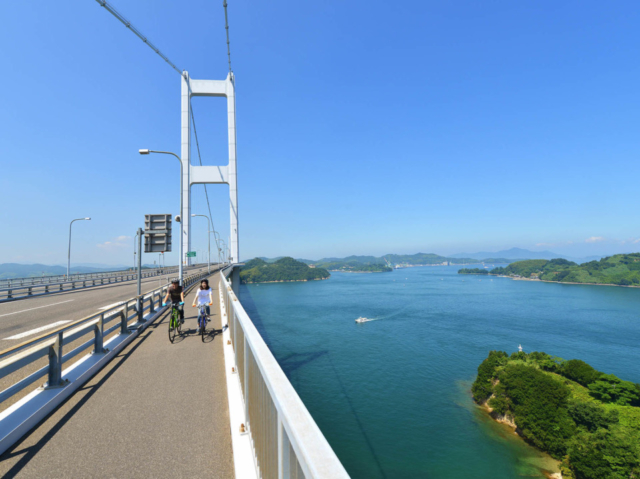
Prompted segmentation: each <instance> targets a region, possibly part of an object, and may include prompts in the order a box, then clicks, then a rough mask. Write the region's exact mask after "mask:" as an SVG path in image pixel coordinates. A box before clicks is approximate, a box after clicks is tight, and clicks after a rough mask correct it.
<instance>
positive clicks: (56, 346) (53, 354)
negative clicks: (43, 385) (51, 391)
mask: <svg viewBox="0 0 640 479" xmlns="http://www.w3.org/2000/svg"><path fill="white" fill-rule="evenodd" d="M62 340H63V337H62V331H61V332H59V333H58V337H57V338H56V341H55V343H53V344H52V345H51V346H49V380H48V381H47V387H48V388H55V387H58V386H61V385H62Z"/></svg>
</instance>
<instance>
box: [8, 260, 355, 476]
mask: <svg viewBox="0 0 640 479" xmlns="http://www.w3.org/2000/svg"><path fill="white" fill-rule="evenodd" d="M234 270H235V274H234ZM204 277H209V279H210V284H211V286H212V288H213V290H214V291H213V292H214V298H215V303H214V306H213V307H212V311H211V317H212V321H211V323H210V327H209V328H208V334H207V336H206V337H205V341H204V342H203V341H202V339H201V337H200V336H199V335H198V334H196V317H197V311H196V309H194V308H191V307H190V305H191V302H192V301H193V294H194V292H193V288H194V287H195V286H197V284H198V283H199V280H200V279H202V278H204ZM185 280H186V282H187V284H188V285H190V287H191V290H190V291H189V292H188V294H187V295H186V306H188V307H187V308H186V310H185V320H186V321H185V325H184V329H183V334H182V335H181V336H178V337H177V338H176V340H175V342H174V343H173V344H172V343H170V342H169V339H168V337H167V327H168V324H167V322H168V317H167V316H168V314H167V310H166V308H162V307H161V304H160V295H161V294H163V291H162V288H166V284H165V285H162V287H161V288H160V289H159V290H158V286H157V285H158V283H157V278H150V279H148V280H147V281H146V282H145V283H144V288H143V292H144V294H143V296H144V297H145V299H144V303H143V305H145V306H144V309H143V310H142V311H140V312H138V311H136V310H135V308H134V307H133V305H134V304H135V302H133V301H132V296H133V295H132V292H133V289H127V288H134V285H129V286H128V285H126V284H119V285H112V286H111V287H105V288H97V289H92V290H85V291H75V292H69V293H67V294H64V295H60V297H58V296H55V297H47V298H46V301H48V302H51V303H56V302H61V301H65V300H68V299H73V302H70V303H63V304H59V305H51V306H50V307H51V310H49V309H48V307H42V308H41V309H34V310H33V313H34V316H35V315H36V314H37V315H39V317H41V318H43V319H44V318H45V317H47V318H48V320H50V321H52V320H58V321H59V320H60V318H62V317H65V318H70V317H71V318H73V319H76V318H77V317H78V316H80V315H81V314H76V315H75V317H73V315H71V313H70V309H69V308H71V309H72V308H73V307H74V306H71V305H73V304H74V303H76V304H75V306H76V307H77V310H76V311H77V312H78V313H82V314H85V315H86V314H88V315H89V316H88V317H86V318H83V319H81V320H78V321H74V322H72V323H69V324H68V325H67V324H65V325H62V326H60V327H57V328H54V329H50V330H46V331H43V333H42V334H41V335H40V336H36V337H35V338H31V339H27V337H20V338H18V339H13V340H8V341H7V340H6V339H5V340H2V341H3V342H6V344H7V345H8V346H9V347H8V349H4V351H1V352H0V389H1V390H2V392H0V451H3V454H2V455H1V456H0V474H1V475H2V476H3V477H22V478H36V477H37V478H40V477H50V478H68V477H83V478H84V477H149V478H151V477H153V478H163V477H171V478H174V477H213V478H233V477H236V478H243V479H244V478H248V479H253V478H258V477H262V478H274V479H280V478H283V479H284V478H296V479H297V478H303V477H306V478H332V479H333V478H337V479H340V478H346V477H348V475H347V473H346V472H345V470H344V468H343V466H342V464H341V463H340V461H339V460H338V459H337V457H336V456H335V453H334V452H333V450H332V449H331V447H330V446H329V444H328V443H327V441H326V439H325V438H324V436H323V435H322V433H321V431H320V430H319V428H318V426H317V425H316V424H315V422H314V421H313V419H312V417H311V415H310V414H309V412H308V411H307V410H306V408H305V406H304V404H303V403H302V401H301V400H300V398H299V397H298V395H297V393H296V392H295V390H294V389H293V387H292V386H291V384H290V383H289V381H288V379H287V378H286V376H285V375H284V372H283V371H282V369H281V368H280V366H279V365H278V363H277V361H276V360H275V358H274V357H273V355H272V354H271V352H270V351H269V348H268V347H267V345H266V344H265V343H264V341H263V340H262V337H261V336H260V334H259V332H258V331H257V330H256V328H255V326H254V325H253V323H252V322H251V319H250V318H249V317H248V315H247V314H246V312H245V311H244V309H243V308H242V305H241V304H240V301H239V300H238V297H237V295H236V292H237V288H238V280H239V278H238V275H237V268H234V267H233V266H231V267H226V268H224V269H223V270H216V271H214V270H213V269H212V273H211V274H210V275H209V274H208V273H207V272H206V269H204V270H202V271H199V270H197V271H194V272H192V274H191V275H190V276H187V277H186V278H185ZM153 288H156V289H153ZM127 295H129V296H128V297H127ZM43 300H45V298H34V299H30V300H28V301H20V302H17V303H22V305H23V306H29V305H32V304H33V305H36V304H39V302H41V301H43ZM107 301H112V302H115V303H116V304H115V305H114V304H107V305H105V306H107V308H106V309H105V310H104V312H96V306H97V305H98V304H103V303H105V302H107ZM121 301H125V302H124V304H119V303H120V302H121ZM13 304H16V303H5V304H2V305H0V307H5V308H6V307H7V306H9V305H13ZM33 307H34V308H37V307H39V306H33ZM55 308H59V309H55ZM37 311H41V312H38V313H36V312H37ZM47 311H50V312H49V313H48V315H47ZM130 311H131V312H132V314H130V313H129V312H130ZM0 314H9V316H5V318H9V317H11V313H2V312H0ZM20 314H21V313H17V314H14V315H13V316H19V315H20ZM95 318H98V319H95ZM141 318H142V320H141ZM2 319H3V318H2V317H0V321H1V320H2ZM12 321H13V320H12ZM12 324H14V325H13V326H11V327H10V328H6V327H5V328H4V330H3V329H0V331H4V334H9V333H15V332H16V331H22V329H24V327H27V326H26V325H24V326H16V325H15V323H12ZM34 324H35V323H34ZM37 324H40V323H37ZM32 325H33V324H31V325H30V326H32ZM112 325H113V326H112ZM11 328H14V329H11ZM15 328H17V329H15ZM83 328H84V329H83ZM8 329H11V331H9V330H8ZM80 330H82V331H80ZM98 330H100V331H102V332H103V333H104V335H103V336H101V335H100V334H98ZM20 334H21V333H19V332H18V333H17V334H13V336H20ZM83 334H84V336H83ZM94 335H95V339H94ZM56 337H59V338H60V339H61V340H60V342H59V343H55V344H54V343H53V342H52V341H54V339H55V338H56ZM87 337H89V338H90V340H89V341H87V342H83V341H85V340H86V338H87ZM52 338H54V339H52ZM98 338H100V339H98ZM25 339H26V341H25ZM20 341H23V342H22V343H20ZM47 341H49V343H47ZM42 344H44V346H41V345H42ZM51 344H53V346H52V345H51ZM56 344H58V345H59V346H60V348H61V350H60V351H58V353H57V354H59V356H60V357H61V358H62V361H61V367H60V372H59V375H60V377H59V381H58V382H57V383H56V379H55V374H54V373H55V369H56V368H55V364H56V363H55V356H56V350H55V348H56V347H58V346H56ZM87 345H88V346H87ZM102 345H103V346H104V348H102V349H101V347H102ZM99 346H100V347H99ZM38 348H40V349H38ZM43 348H44V349H43ZM47 348H48V351H49V352H48V357H43V356H42V354H41V353H40V352H39V351H40V350H42V351H45V352H46V350H47ZM82 348H84V349H82ZM88 348H92V349H93V352H92V353H91V354H87V355H86V356H83V357H81V359H79V360H76V359H72V358H71V357H68V358H67V356H74V357H77V356H76V353H75V351H76V350H79V349H82V350H83V351H84V350H87V349H88ZM52 350H53V353H52ZM38 354H40V356H38ZM52 354H53V356H52ZM109 355H111V356H110V357H109ZM25 358H27V359H29V358H31V360H27V359H25ZM52 358H53V359H52ZM74 361H76V362H74ZM101 361H103V362H104V364H100V366H99V367H96V366H94V364H98V363H100V362H101ZM83 368H86V372H83V371H85V369H83ZM92 368H93V369H92ZM39 371H40V372H39ZM78 371H79V372H78ZM38 374H40V375H41V377H44V378H45V379H46V378H47V377H48V378H49V380H48V381H47V382H46V383H45V386H51V385H52V384H53V387H43V386H42V382H41V381H40V382H38V381H37V380H36V381H32V382H33V385H32V386H30V387H24V388H22V386H20V384H21V382H24V381H27V380H28V381H31V380H32V379H33V378H34V377H36V376H38ZM25 377H26V378H27V379H25ZM16 384H17V385H19V386H20V387H21V388H22V389H21V390H18V391H16V392H15V393H14V390H16Z"/></svg>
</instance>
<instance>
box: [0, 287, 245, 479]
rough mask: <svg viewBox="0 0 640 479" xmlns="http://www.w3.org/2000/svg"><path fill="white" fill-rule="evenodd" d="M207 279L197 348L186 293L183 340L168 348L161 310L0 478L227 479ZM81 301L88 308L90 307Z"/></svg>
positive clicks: (222, 383)
mask: <svg viewBox="0 0 640 479" xmlns="http://www.w3.org/2000/svg"><path fill="white" fill-rule="evenodd" d="M209 282H210V284H211V286H212V288H213V289H214V291H213V296H214V306H213V307H212V309H211V318H212V321H211V323H209V324H210V327H209V328H208V329H209V334H208V335H207V336H206V338H205V339H206V340H205V342H203V341H202V339H201V337H200V335H198V334H196V326H197V324H196V317H197V310H196V309H195V308H191V302H192V301H193V292H191V293H190V294H189V295H188V296H187V298H185V299H186V301H185V302H186V305H187V306H189V307H188V308H186V309H185V319H186V322H185V325H184V327H183V335H182V336H180V337H178V338H176V341H175V342H174V343H173V344H172V343H170V342H169V338H168V336H167V321H168V317H167V316H168V315H167V313H164V315H163V317H161V318H159V319H157V320H156V321H155V323H153V324H152V325H150V326H149V327H148V328H147V329H146V330H145V331H144V332H143V333H142V334H141V335H140V336H139V337H137V338H136V339H135V340H133V341H132V342H131V344H130V345H129V346H128V347H126V348H125V349H124V350H123V351H121V352H120V354H119V355H118V356H117V357H116V358H115V359H114V360H113V361H111V362H110V363H109V364H108V365H107V366H106V367H105V368H103V369H102V370H101V371H100V372H99V373H98V374H96V376H94V377H93V378H92V379H91V380H90V381H89V382H87V384H85V385H84V386H83V387H82V388H80V389H79V390H78V391H77V392H76V393H75V394H73V395H72V396H71V397H70V398H69V400H68V401H66V402H65V403H64V404H62V405H61V406H60V407H59V408H58V409H57V410H56V411H54V412H53V413H52V414H51V415H50V416H49V417H47V418H46V419H45V420H44V421H43V422H42V423H41V424H40V425H39V426H37V427H36V428H35V429H34V430H32V431H31V433H29V434H28V435H27V436H25V437H24V439H22V440H21V442H19V443H18V444H16V445H15V446H14V447H13V448H12V449H10V450H8V451H7V452H6V453H5V454H3V455H2V456H0V476H2V477H18V478H42V477H46V478H76V477H78V478H80V477H82V478H93V477H95V478H107V477H140V478H158V479H162V478H170V479H174V478H199V477H203V478H204V477H207V478H233V477H234V467H233V452H232V448H231V434H230V430H229V410H228V405H227V391H226V379H225V373H224V358H223V349H222V348H223V345H222V335H221V334H220V333H221V332H222V331H221V330H222V327H223V326H224V325H223V324H221V317H220V308H219V293H218V290H217V288H218V281H217V275H213V276H212V277H211V278H210V280H209ZM151 286H153V285H149V287H151ZM76 294H86V293H73V295H76ZM125 296H126V295H125ZM98 298H100V296H98ZM48 299H49V300H51V302H56V301H60V300H61V299H55V298H48ZM103 299H104V298H103ZM106 301H114V299H113V298H111V299H109V300H104V301H103V302H106ZM30 302H31V301H29V302H28V303H30ZM70 304H73V303H70ZM82 304H84V305H85V306H84V307H86V308H93V309H92V310H91V311H95V306H96V304H94V303H92V302H91V301H86V302H83V303H82ZM60 306H61V307H64V305H60ZM0 319H1V318H0ZM53 319H55V318H53Z"/></svg>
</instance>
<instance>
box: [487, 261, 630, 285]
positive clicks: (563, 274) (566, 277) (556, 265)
mask: <svg viewBox="0 0 640 479" xmlns="http://www.w3.org/2000/svg"><path fill="white" fill-rule="evenodd" d="M491 274H506V275H509V276H522V277H523V278H530V277H531V276H532V275H536V276H537V277H538V278H540V279H542V280H544V281H558V282H561V283H594V284H596V283H597V284H615V285H619V286H634V285H638V284H640V253H632V254H617V255H614V256H609V257H607V258H603V259H601V260H600V261H589V262H588V263H583V264H581V265H578V264H576V263H574V262H572V261H567V260H566V259H562V258H558V259H552V260H551V261H545V260H526V261H517V262H515V263H511V264H510V265H509V266H507V267H506V268H495V269H493V270H491Z"/></svg>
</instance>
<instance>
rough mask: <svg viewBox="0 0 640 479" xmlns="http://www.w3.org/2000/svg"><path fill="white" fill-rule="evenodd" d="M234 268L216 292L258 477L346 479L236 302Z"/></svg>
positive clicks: (322, 437)
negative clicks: (242, 399)
mask: <svg viewBox="0 0 640 479" xmlns="http://www.w3.org/2000/svg"><path fill="white" fill-rule="evenodd" d="M233 269H234V267H233V266H231V267H229V268H227V269H225V270H223V271H222V272H221V274H220V291H221V292H222V298H223V301H224V309H225V311H226V314H227V322H228V326H229V333H230V337H231V339H230V340H231V342H232V345H233V351H234V355H235V361H236V366H235V368H236V370H237V373H238V376H239V380H240V387H241V390H242V396H243V398H244V408H245V421H246V428H247V429H248V432H249V435H250V437H251V443H252V447H253V451H254V459H255V466H256V469H257V470H258V471H259V473H258V477H261V478H263V479H272V478H273V479H280V478H282V479H290V478H295V479H298V478H307V479H319V478H331V479H342V478H348V477H349V475H348V474H347V472H346V471H345V469H344V467H343V465H342V463H341V462H340V460H339V459H338V457H337V456H336V454H335V453H334V452H333V449H331V446H330V445H329V443H328V442H327V440H326V438H325V437H324V435H323V434H322V432H321V431H320V428H319V427H318V425H317V424H316V423H315V421H314V420H313V418H312V417H311V414H309V411H308V410H307V408H306V407H305V405H304V403H303V402H302V400H301V399H300V397H299V396H298V394H297V393H296V391H295V389H294V388H293V386H292V385H291V383H290V382H289V379H288V378H287V377H286V375H285V374H284V372H283V371H282V368H281V367H280V365H279V364H278V362H277V361H276V359H275V357H274V356H273V354H272V353H271V351H270V350H269V347H268V346H267V344H266V343H265V342H264V340H263V339H262V336H261V335H260V333H259V332H258V330H257V329H256V327H255V325H254V324H253V322H252V321H251V319H250V318H249V316H248V315H247V313H246V311H245V310H244V308H243V307H242V305H241V304H240V301H239V300H238V298H237V296H236V294H235V293H234V291H233V288H232V286H231V281H230V280H229V277H230V276H231V274H232V272H233ZM235 286H237V285H235Z"/></svg>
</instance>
